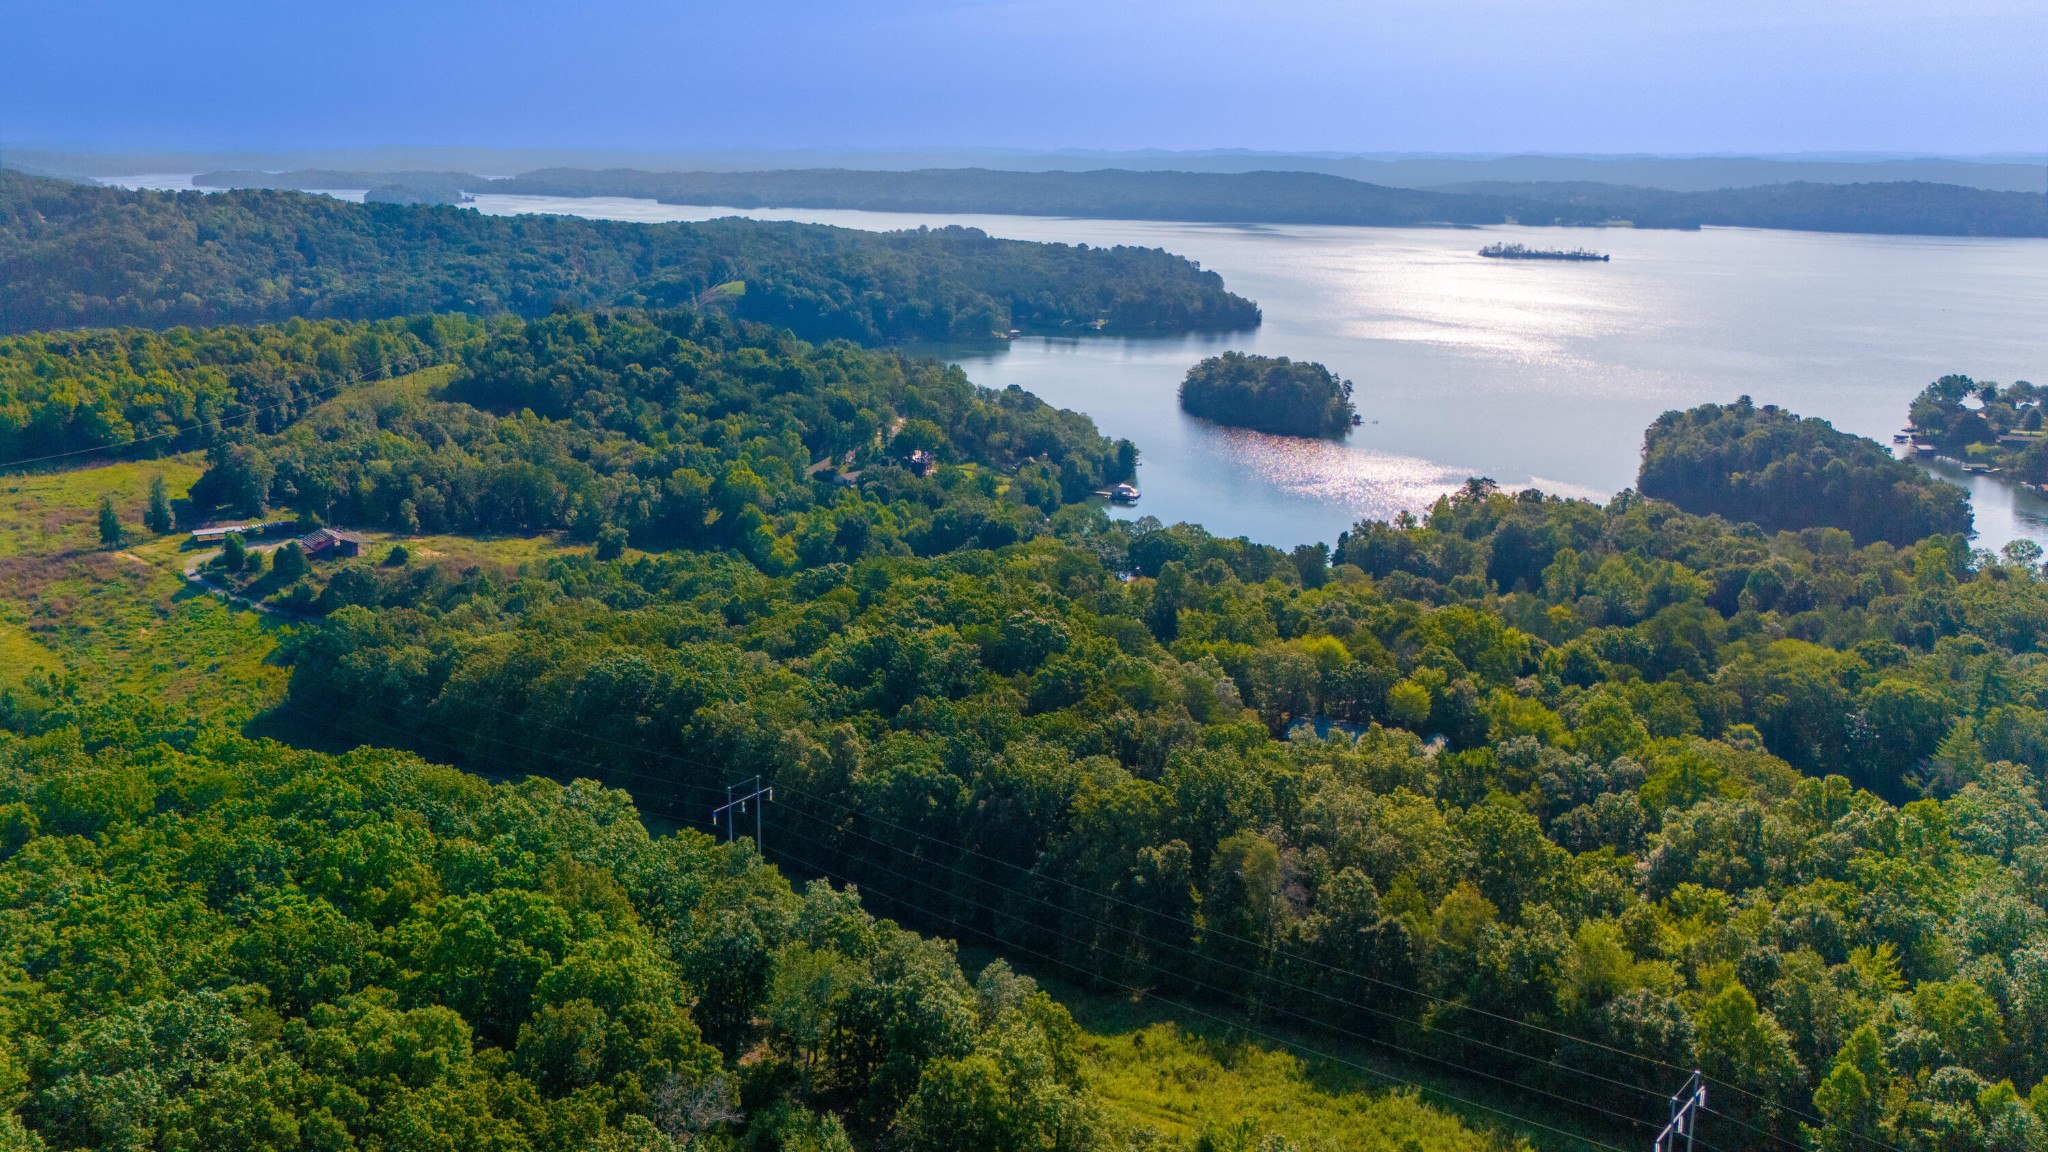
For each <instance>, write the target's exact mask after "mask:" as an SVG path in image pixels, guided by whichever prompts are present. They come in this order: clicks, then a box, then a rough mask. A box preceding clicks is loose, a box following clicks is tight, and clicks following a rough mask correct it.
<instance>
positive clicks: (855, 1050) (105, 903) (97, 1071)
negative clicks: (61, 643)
mask: <svg viewBox="0 0 2048 1152" xmlns="http://www.w3.org/2000/svg"><path fill="white" fill-rule="evenodd" d="M0 987H4V988H5V990H6V992H5V999H4V1005H0V1148H6V1149H8V1150H9V1152H15V1150H22V1152H28V1150H34V1149H43V1148H48V1149H74V1148H76V1149H85V1148H91V1149H133V1150H137V1152H141V1150H147V1149H171V1148H187V1149H199V1148H219V1149H266V1150H278V1152H283V1150H287V1149H308V1150H311V1149H350V1148H364V1149H372V1148H381V1149H401V1148H415V1149H493V1150H498V1152H526V1150H529V1149H530V1150H534V1152H541V1150H557V1149H559V1150H568V1149H609V1150H617V1152H659V1150H673V1149H679V1148H692V1149H701V1150H707V1152H709V1150H723V1149H732V1150H737V1149H740V1148H753V1149H789V1150H793V1152H794V1150H803V1152H851V1149H852V1147H853V1145H852V1143H850V1142H849V1135H851V1136H853V1137H857V1138H859V1139H860V1141H861V1142H862V1144H864V1145H869V1146H872V1145H873V1144H875V1143H878V1142H879V1143H885V1144H886V1145H887V1146H889V1147H893V1148H903V1149H906V1150H912V1149H915V1150H921V1152H943V1150H950V1149H954V1148H958V1147H961V1144H960V1143H959V1141H960V1140H961V1139H963V1138H970V1139H972V1140H973V1141H974V1146H976V1147H982V1148H990V1149H1014V1150H1016V1152H1025V1150H1027V1149H1030V1150H1037V1149H1058V1150H1075V1152H1079V1150H1082V1149H1087V1148H1092V1147H1096V1146H1098V1142H1099V1141H1101V1140H1102V1139H1103V1138H1104V1135H1105V1134H1104V1133H1102V1132H1100V1130H1099V1129H1100V1126H1101V1119H1100V1116H1099V1112H1098V1110H1097V1109H1096V1108H1095V1106H1094V1104H1093V1102H1092V1101H1091V1099H1090V1097H1089V1095H1088V1093H1087V1091H1086V1089H1085V1088H1084V1087H1083V1086H1082V1085H1081V1084H1080V1083H1079V1080H1078V1074H1077V1073H1078V1060H1077V1053H1076V1050H1075V1041H1076V1032H1075V1029H1074V1026H1073V1023H1072V1021H1071V1020H1070V1019H1069V1018H1068V1016H1067V1014H1066V1012H1065V1010H1064V1009H1062V1008H1060V1007H1059V1006H1058V1005H1056V1004H1054V1003H1052V1002H1051V1001H1050V1000H1049V999H1047V997H1046V996H1045V994H1044V993H1042V992H1039V991H1037V990H1036V988H1035V987H1034V986H1033V984H1032V983H1031V981H1029V980H1028V979H1024V978H1022V977H1018V976H1016V975H1013V974H1012V973H1011V972H1010V971H1009V969H1008V968H1007V967H1005V966H1003V965H1001V964H997V965H994V966H992V967H990V968H987V969H985V970H984V971H983V972H982V973H981V975H980V978H979V980H978V981H974V982H970V981H969V980H968V979H967V978H966V977H965V976H963V975H962V973H961V971H960V969H959V966H958V964H957V963H956V962H955V960H954V955H953V950H952V948H951V947H950V946H949V945H946V944H944V943H941V942H939V941H934V940H927V939H922V938H919V937H917V936H915V935H912V934H911V933H908V932H905V931H903V930H902V929H900V928H898V927H896V926H895V925H894V924H891V923H889V922H887V921H878V920H875V919H874V918H872V917H870V916H869V915H868V914H866V913H865V912H863V911H862V910H861V907H860V903H859V901H858V899H857V898H856V895H855V893H853V892H852V891H850V890H847V891H842V890H836V889H833V888H831V887H829V886H828V885H825V884H822V883H814V884H812V885H810V886H809V887H808V888H806V889H805V890H803V891H801V892H798V891H796V890H793V889H792V888H791V887H790V886H789V884H787V883H786V882H785V881H784V880H783V879H782V877H781V876H780V875H779V874H778V873H777V872H776V871H775V870H773V869H771V868H768V867H766V866H764V865H763V864H762V862H761V861H760V859H759V857H758V856H756V855H755V854H754V853H753V852H752V851H751V849H750V848H749V847H746V846H725V847H718V846H714V844H713V843H712V842H711V839H710V838H709V837H707V836H705V835H704V834H702V833H698V832H683V833H680V834H677V835H674V836H668V837H663V838H660V839H655V838H652V837H650V836H649V835H648V834H647V832H646V831H645V830H644V829H643V828H642V826H641V823H640V819H639V815H638V813H637V812H636V811H635V810H634V808H633V806H632V804H631V802H630V801H629V800H628V799H627V798H626V797H625V796H624V795H623V794H620V793H617V792H607V791H605V790H602V789H599V788H595V787H592V786H590V785H589V784H587V783H580V784H577V785H574V786H572V787H568V788H563V787H561V786H558V785H555V784H552V783H547V782H543V781H528V782H526V783H524V784H521V785H518V786H499V787H491V786H487V785H485V784H483V783H481V782H479V781H478V780H476V779H475V778H473V777H469V776H465V775H463V774H461V773H458V772H455V771H453V770H451V769H447V768H438V767H431V766H428V765H425V764H422V763H420V762H419V761H418V760H416V759H414V758H413V757H411V756H408V755H404V754H398V753H390V752H367V751H366V752H358V753H355V754H353V755H350V756H347V757H343V758H334V757H328V756H322V755H317V754H311V753H301V752H292V751H288V750H286V749H283V748H281V747H279V746H277V745H274V744H254V743H250V742H247V741H243V740H240V739H235V738H229V737H217V736H209V737H204V738H202V739H199V740H197V741H194V742H192V743H190V744H189V745H187V746H184V747H180V748H177V749H173V748H172V747H170V746H167V745H165V744H161V743H158V744H155V745H154V746H150V745H147V744H143V743H140V742H138V743H137V744H136V746H133V747H123V746H122V741H121V739H120V738H119V734H118V733H113V732H91V733H86V734H81V733H80V732H79V731H78V730H76V729H69V728H63V729H57V730H54V731H51V732H49V733H46V734H43V735H40V736H37V737H34V738H31V739H21V738H16V737H12V736H8V735H6V734H5V733H0ZM743 1054H744V1055H745V1057H746V1058H745V1059H744V1060H742V1059H741V1057H742V1055H743Z"/></svg>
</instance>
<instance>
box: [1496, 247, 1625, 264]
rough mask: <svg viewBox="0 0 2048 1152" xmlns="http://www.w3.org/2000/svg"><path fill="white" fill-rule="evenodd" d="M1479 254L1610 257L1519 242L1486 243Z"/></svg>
mask: <svg viewBox="0 0 2048 1152" xmlns="http://www.w3.org/2000/svg"><path fill="white" fill-rule="evenodd" d="M1479 254H1480V255H1481V256H1485V257H1487V258H1489V259H1493V260H1574V261H1598V262H1601V263H1605V262H1606V261H1607V260H1609V259H1610V257H1609V256H1608V255H1607V254H1606V253H1604V252H1588V251H1586V250H1585V249H1584V248H1573V249H1572V250H1570V251H1565V250H1564V249H1562V248H1527V247H1524V246H1522V245H1520V244H1488V245H1487V246H1486V247H1484V248H1481V249H1480V250H1479Z"/></svg>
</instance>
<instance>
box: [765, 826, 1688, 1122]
mask: <svg viewBox="0 0 2048 1152" xmlns="http://www.w3.org/2000/svg"><path fill="white" fill-rule="evenodd" d="M796 811H798V812H799V813H800V814H802V815H804V816H807V817H809V818H810V819H812V820H816V821H818V822H819V823H821V824H823V823H825V821H824V819H823V818H822V817H819V816H816V815H814V814H812V813H808V812H803V811H802V809H797V810H796ZM827 826H828V827H830V825H829V824H828V825H827ZM845 831H846V832H847V833H848V834H850V835H854V836H858V837H860V838H861V839H863V840H866V841H868V842H869V843H872V844H876V845H878V846H880V847H883V848H886V849H889V850H890V851H893V852H899V853H903V854H904V855H906V856H910V857H911V858H912V859H914V860H917V861H919V862H920V863H927V864H937V865H938V866H939V867H941V868H944V869H945V870H947V871H949V872H952V873H954V874H956V875H959V876H963V877H966V878H967V879H969V880H973V881H976V882H978V883H982V884H987V885H989V886H991V887H995V888H997V889H998V890H1000V891H1003V892H1008V893H1011V894H1013V895H1016V896H1019V897H1022V898H1023V899H1026V900H1030V901H1033V902H1035V903H1038V904H1041V905H1043V906H1045V907H1046V908H1048V909H1051V910H1052V911H1053V912H1054V913H1057V914H1060V915H1078V916H1080V917H1081V918H1082V919H1083V920H1086V921H1088V922H1089V923H1091V924H1095V925H1098V926H1100V927H1103V928H1107V929H1110V930H1111V931H1114V932H1120V933H1121V932H1131V933H1133V934H1134V935H1135V936H1136V938H1137V939H1138V940H1140V941H1142V942H1144V943H1146V944H1150V945H1154V946H1156V947H1161V948H1167V949H1171V950H1172V951H1175V952H1179V953H1182V954H1183V955H1186V956H1188V957H1189V958H1191V959H1194V960H1197V961H1207V962H1209V963H1217V964H1221V965H1222V966H1223V967H1226V968H1229V969H1231V970H1232V971H1236V972H1240V973H1243V974H1244V975H1246V976H1248V977H1251V978H1252V979H1254V980H1263V981H1267V982H1269V983H1271V984H1274V985H1276V986H1278V987H1281V988H1288V989H1292V990H1294V991H1296V992H1301V993H1305V994H1307V995H1310V996H1315V997H1319V998H1321V999H1323V1000H1327V1001H1329V1002H1331V1003H1333V1004H1338V1005H1342V1006H1344V1007H1347V1008H1355V1009H1357V1010H1359V1011H1362V1012H1366V1013H1368V1014H1370V1015H1373V1016H1377V1017H1379V1018H1381V1019H1383V1020H1389V1021H1392V1022H1394V1023H1397V1024H1406V1025H1410V1026H1413V1027H1418V1028H1422V1029H1424V1030H1425V1031H1428V1032H1431V1033H1433V1034H1435V1035H1439V1036H1445V1037H1448V1038H1450V1039H1453V1040H1457V1041H1460V1042H1463V1043H1467V1044H1472V1045H1476V1046H1478V1047H1480V1048H1485V1049H1489V1050H1491V1051H1494V1052H1499V1053H1501V1054H1503V1055H1506V1056H1512V1057H1515V1058H1517V1059H1521V1060H1527V1061H1529V1062H1531V1063H1534V1064H1542V1065H1546V1066H1548V1067H1550V1068H1554V1069H1556V1070H1558V1071H1560V1072H1566V1073H1570V1074H1573V1075H1578V1076H1584V1077H1586V1078H1587V1079H1590V1080H1597V1081H1599V1082H1601V1083H1603V1084H1608V1085H1612V1086H1613V1087H1616V1088H1623V1089H1627V1090H1629V1091H1633V1092H1640V1093H1642V1094H1644V1095H1646V1096H1650V1097H1653V1098H1656V1099H1658V1100H1662V1099H1665V1098H1666V1097H1667V1093H1664V1092H1662V1091H1659V1090H1657V1089H1654V1088H1648V1087H1644V1086H1643V1085H1640V1084H1631V1083H1629V1082H1628V1081H1626V1080H1616V1079H1614V1078H1613V1077H1611V1076H1603V1075H1601V1074H1600V1073H1598V1072H1594V1071H1592V1070H1590V1069H1585V1068H1574V1067H1572V1066H1570V1065H1568V1064H1559V1063H1557V1062H1556V1061H1554V1060H1549V1059H1546V1058H1544V1057H1541V1056H1537V1055H1534V1054H1532V1053H1528V1052H1521V1051H1517V1050H1516V1049H1513V1048H1509V1047H1506V1046H1504V1045H1500V1044H1494V1043H1492V1042H1490V1041H1486V1040H1481V1039H1479V1038H1477V1037H1473V1036H1466V1035H1463V1034H1461V1033H1457V1032H1452V1031H1449V1030H1447V1029H1442V1028H1431V1027H1429V1026H1428V1025H1426V1024H1424V1023H1423V1022H1422V1021H1420V1020H1411V1019H1409V1018H1408V1017H1406V1016H1403V1015H1401V1014H1400V1013H1397V1012H1389V1011H1386V1010H1384V1009H1380V1008H1375V1007H1373V1006H1372V1005H1369V1004H1366V1003H1363V1002H1361V1001H1357V1000H1351V999H1349V998H1346V997H1343V996H1339V995H1337V994H1336V993H1334V992H1329V991H1326V990H1324V989H1320V988H1312V987H1309V986H1307V985H1304V984H1301V983H1299V982H1297V981H1293V980H1289V979H1287V978H1285V977H1283V976H1278V975H1275V974H1273V973H1270V972H1261V971H1258V970H1256V969H1253V968H1247V967H1245V966H1244V965H1242V964H1237V963H1233V962H1230V961H1227V960H1220V959H1219V958H1217V957H1215V956H1211V955H1207V954H1205V953H1203V952H1201V951H1199V950H1197V949H1194V948H1189V947H1187V946H1185V945H1181V944H1176V943H1174V942H1172V941H1170V940H1161V939H1159V938H1157V937H1153V936H1148V935H1146V934H1145V933H1144V932H1143V930H1141V929H1132V928H1127V927H1126V926H1124V925H1120V924H1115V923H1112V922H1110V921H1108V920H1104V919H1102V918H1101V917H1099V916H1091V915H1088V914H1087V913H1085V912H1079V911H1078V910H1076V909H1071V908H1067V907H1064V906H1062V905H1059V904H1056V903H1054V902H1052V901H1050V900H1047V899H1046V898H1045V897H1043V896H1038V895H1034V894H1033V893H1030V892H1026V891H1024V890H1022V889H1019V888H1013V887H1010V886H1009V885H1006V884H999V883H997V882H995V881H992V880H988V879H986V878H984V877H980V876H977V875H975V874H974V873H972V872H968V871H966V870H965V869H962V868H959V867H957V866H955V865H951V864H945V863H942V862H939V861H932V860H927V859H925V858H924V857H922V856H917V855H915V854H914V853H910V852H908V851H906V850H905V849H903V848H901V847H898V846H896V845H893V844H890V843H888V842H887V841H884V840H878V839H876V838H875V837H872V836H869V835H867V834H865V833H862V832H856V831H853V830H851V829H846V830H845ZM876 867H881V865H876ZM885 870H886V869H885ZM892 874H894V875H900V873H893V872H892ZM962 899H965V897H962ZM971 902H972V901H971ZM974 903H977V904H978V903H979V902H974ZM980 906H982V907H986V905H980ZM991 911H994V910H993V909H991ZM997 914H998V915H1011V914H1009V913H1002V912H997ZM1027 923H1028V922H1027ZM1040 927H1043V926H1040ZM1045 930H1046V931H1048V932H1051V933H1052V934H1053V935H1058V936H1065V934H1064V933H1061V932H1059V931H1058V930H1057V929H1052V928H1046V929H1045ZM1065 938H1067V939H1073V937H1071V936H1065ZM1091 946H1093V945H1091ZM1255 947H1261V950H1262V951H1270V949H1268V948H1264V947H1263V946H1258V945H1255ZM1137 962H1138V963H1140V964H1145V963H1148V962H1147V961H1144V960H1138V961H1137ZM1161 971H1166V970H1165V969H1161ZM1168 974H1169V975H1177V974H1176V973H1168ZM1210 987H1214V986H1213V985H1210ZM1283 1011H1284V1009H1283ZM1294 1014H1295V1013H1291V1012H1290V1015H1294ZM1303 1019H1308V1018H1307V1017H1303ZM1311 1023H1317V1024H1322V1023H1324V1022H1322V1021H1311ZM1326 1026H1328V1027H1332V1028H1336V1027H1337V1026H1335V1025H1326ZM1337 1030H1338V1031H1344V1032H1347V1034H1350V1035H1355V1036H1358V1038H1359V1039H1362V1040H1367V1041H1368V1042H1370V1043H1384V1042H1383V1041H1381V1040H1379V1039H1377V1038H1374V1037H1367V1036H1362V1035H1359V1034H1357V1033H1353V1032H1350V1031H1349V1030H1348V1029H1342V1028H1338V1029H1337ZM1390 1046H1392V1047H1396V1048H1397V1050H1398V1051H1402V1052H1406V1053H1408V1054H1410V1055H1413V1056H1416V1057H1417V1058H1419V1059H1424V1060H1436V1061H1439V1062H1440V1063H1445V1064H1448V1065H1450V1066H1452V1067H1459V1068H1462V1067H1463V1066H1462V1065H1458V1064H1455V1063H1453V1062H1451V1061H1449V1060H1445V1059H1444V1058H1442V1057H1439V1056H1435V1055H1432V1054H1430V1053H1426V1052H1415V1051H1412V1050H1410V1049H1408V1048H1404V1047H1399V1046H1396V1045H1390ZM1468 1070H1469V1069H1468ZM1478 1074H1479V1075H1482V1076H1489V1074H1488V1073H1484V1072H1480V1073H1478ZM1489 1078H1494V1079H1497V1077H1490V1076H1489ZM1518 1083H1519V1082H1518ZM1532 1090H1533V1091H1539V1092H1544V1094H1545V1095H1555V1093H1550V1092H1547V1091H1545V1090H1544V1089H1541V1088H1536V1089H1532ZM1558 1098H1559V1099H1565V1098H1564V1097H1558ZM1568 1102H1569V1103H1573V1104H1577V1103H1579V1102H1578V1101H1568ZM1600 1110H1601V1111H1605V1110H1604V1109H1600ZM1608 1114H1609V1115H1612V1116H1616V1117H1619V1118H1620V1119H1624V1120H1629V1121H1631V1122H1633V1123H1640V1124H1643V1125H1644V1126H1645V1127H1652V1128H1654V1127H1655V1125H1652V1124H1649V1123H1648V1122H1647V1121H1643V1120H1638V1119H1636V1118H1634V1117H1628V1116H1622V1115H1621V1114H1620V1113H1612V1112H1610V1113H1608Z"/></svg>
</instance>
